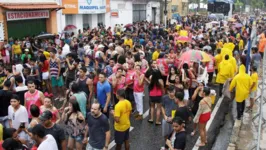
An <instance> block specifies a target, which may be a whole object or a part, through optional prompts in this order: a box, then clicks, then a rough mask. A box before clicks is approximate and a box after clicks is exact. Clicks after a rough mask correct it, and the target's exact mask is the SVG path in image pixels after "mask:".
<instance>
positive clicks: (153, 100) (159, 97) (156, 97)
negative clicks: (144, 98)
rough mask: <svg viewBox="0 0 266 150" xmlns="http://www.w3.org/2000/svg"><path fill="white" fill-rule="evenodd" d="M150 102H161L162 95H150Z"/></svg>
mask: <svg viewBox="0 0 266 150" xmlns="http://www.w3.org/2000/svg"><path fill="white" fill-rule="evenodd" d="M150 101H151V103H162V96H150Z"/></svg>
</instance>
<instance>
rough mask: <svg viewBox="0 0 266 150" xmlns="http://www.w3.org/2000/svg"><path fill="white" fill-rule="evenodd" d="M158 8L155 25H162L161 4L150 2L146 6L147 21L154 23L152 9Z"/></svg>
mask: <svg viewBox="0 0 266 150" xmlns="http://www.w3.org/2000/svg"><path fill="white" fill-rule="evenodd" d="M154 7H155V8H156V16H155V23H160V3H159V2H153V1H151V2H148V4H147V6H146V20H147V21H152V8H154Z"/></svg>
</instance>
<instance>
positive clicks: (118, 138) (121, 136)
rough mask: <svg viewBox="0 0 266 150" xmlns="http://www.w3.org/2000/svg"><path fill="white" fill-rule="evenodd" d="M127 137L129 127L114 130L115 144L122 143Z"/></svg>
mask: <svg viewBox="0 0 266 150" xmlns="http://www.w3.org/2000/svg"><path fill="white" fill-rule="evenodd" d="M128 139H129V128H128V129H127V130H126V131H124V132H121V131H116V130H115V143H116V144H119V145H122V144H123V143H124V142H125V141H127V140H128Z"/></svg>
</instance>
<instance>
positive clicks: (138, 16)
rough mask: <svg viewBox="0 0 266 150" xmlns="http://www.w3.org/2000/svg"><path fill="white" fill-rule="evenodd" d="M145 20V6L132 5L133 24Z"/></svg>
mask: <svg viewBox="0 0 266 150" xmlns="http://www.w3.org/2000/svg"><path fill="white" fill-rule="evenodd" d="M143 20H146V4H133V22H138V21H143Z"/></svg>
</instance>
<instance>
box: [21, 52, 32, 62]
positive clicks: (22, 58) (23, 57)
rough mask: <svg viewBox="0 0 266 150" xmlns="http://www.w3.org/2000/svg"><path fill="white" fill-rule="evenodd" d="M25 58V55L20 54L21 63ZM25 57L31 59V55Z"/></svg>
mask: <svg viewBox="0 0 266 150" xmlns="http://www.w3.org/2000/svg"><path fill="white" fill-rule="evenodd" d="M25 57H26V54H22V55H21V60H22V62H23V61H24V59H25ZM27 57H28V59H31V54H28V56H27Z"/></svg>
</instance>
